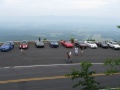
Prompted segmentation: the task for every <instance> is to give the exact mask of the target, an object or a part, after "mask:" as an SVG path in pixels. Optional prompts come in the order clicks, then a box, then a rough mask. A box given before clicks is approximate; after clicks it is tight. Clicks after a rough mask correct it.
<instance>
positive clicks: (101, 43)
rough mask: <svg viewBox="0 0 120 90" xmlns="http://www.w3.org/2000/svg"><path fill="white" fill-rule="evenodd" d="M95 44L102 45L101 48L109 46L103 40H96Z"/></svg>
mask: <svg viewBox="0 0 120 90" xmlns="http://www.w3.org/2000/svg"><path fill="white" fill-rule="evenodd" d="M96 44H97V46H99V47H102V48H108V47H109V46H108V45H107V43H105V42H97V43H96Z"/></svg>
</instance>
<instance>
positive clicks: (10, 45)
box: [0, 41, 14, 52]
mask: <svg viewBox="0 0 120 90" xmlns="http://www.w3.org/2000/svg"><path fill="white" fill-rule="evenodd" d="M13 48H14V43H13V42H12V41H7V42H4V43H3V44H2V46H1V47H0V50H1V51H3V52H4V51H5V52H7V51H10V50H12V49H13Z"/></svg>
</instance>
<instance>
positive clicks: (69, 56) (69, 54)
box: [67, 52, 72, 63]
mask: <svg viewBox="0 0 120 90" xmlns="http://www.w3.org/2000/svg"><path fill="white" fill-rule="evenodd" d="M71 55H72V53H71V52H67V59H68V60H67V63H69V62H70V63H72V60H71Z"/></svg>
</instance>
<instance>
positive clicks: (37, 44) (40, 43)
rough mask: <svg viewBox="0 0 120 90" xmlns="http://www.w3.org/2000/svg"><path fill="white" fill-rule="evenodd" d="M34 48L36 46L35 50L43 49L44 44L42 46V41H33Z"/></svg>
mask: <svg viewBox="0 0 120 90" xmlns="http://www.w3.org/2000/svg"><path fill="white" fill-rule="evenodd" d="M35 46H36V47H37V48H39V47H42V48H44V47H45V44H44V42H43V41H39V40H37V41H35Z"/></svg>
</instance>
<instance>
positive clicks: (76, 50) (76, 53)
mask: <svg viewBox="0 0 120 90" xmlns="http://www.w3.org/2000/svg"><path fill="white" fill-rule="evenodd" d="M75 55H76V56H78V47H75Z"/></svg>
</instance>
